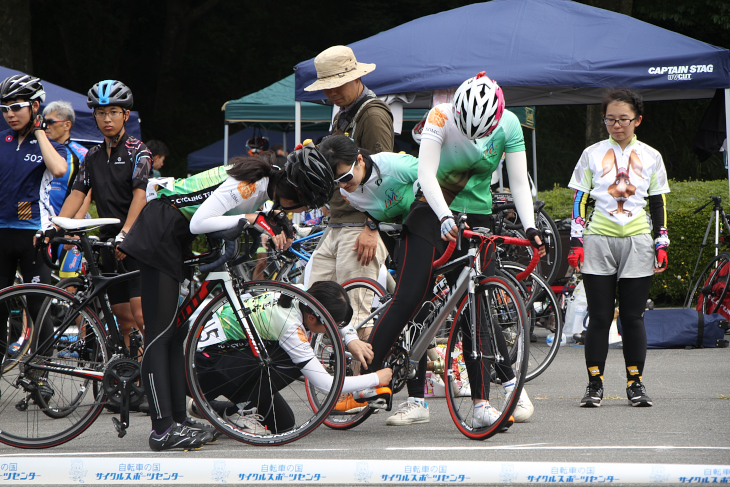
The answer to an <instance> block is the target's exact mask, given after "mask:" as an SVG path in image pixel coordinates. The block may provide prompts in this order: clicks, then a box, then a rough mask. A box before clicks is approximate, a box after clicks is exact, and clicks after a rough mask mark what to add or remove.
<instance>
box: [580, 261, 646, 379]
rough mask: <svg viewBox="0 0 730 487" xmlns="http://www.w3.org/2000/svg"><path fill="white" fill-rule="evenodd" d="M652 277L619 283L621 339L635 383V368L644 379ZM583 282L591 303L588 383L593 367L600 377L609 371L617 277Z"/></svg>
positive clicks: (588, 276)
mask: <svg viewBox="0 0 730 487" xmlns="http://www.w3.org/2000/svg"><path fill="white" fill-rule="evenodd" d="M652 278H653V276H648V277H639V278H634V279H626V278H623V279H620V280H618V304H619V316H620V318H621V338H622V340H623V351H624V362H625V363H626V368H627V371H626V377H627V378H628V379H629V380H634V379H635V378H632V377H631V375H633V374H630V372H629V369H630V368H632V367H636V368H637V369H638V375H639V376H641V374H642V373H643V370H644V362H645V361H646V330H645V329H644V310H645V309H646V300H647V299H648V298H649V290H650V288H651V281H652ZM583 282H584V286H585V290H586V298H587V300H588V316H589V317H590V321H589V322H588V329H587V330H586V338H585V358H586V367H587V368H588V370H589V372H588V377H589V379H593V380H596V379H597V378H598V377H597V376H592V374H591V372H590V369H591V367H597V368H598V371H599V372H600V377H603V373H604V370H605V367H606V356H607V355H608V333H609V330H610V328H611V322H612V321H613V314H614V306H615V305H614V298H615V295H616V285H617V283H616V275H615V274H614V275H612V276H596V275H592V274H583Z"/></svg>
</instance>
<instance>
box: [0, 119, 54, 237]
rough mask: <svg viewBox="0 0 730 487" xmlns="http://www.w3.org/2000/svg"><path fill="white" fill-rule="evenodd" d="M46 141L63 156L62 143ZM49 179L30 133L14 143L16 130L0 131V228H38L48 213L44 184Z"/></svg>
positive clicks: (47, 186) (38, 147)
mask: <svg viewBox="0 0 730 487" xmlns="http://www.w3.org/2000/svg"><path fill="white" fill-rule="evenodd" d="M50 142H51V145H52V146H53V148H54V149H56V152H58V154H59V155H60V156H61V157H63V158H64V159H65V158H66V147H65V146H64V145H63V144H59V143H57V142H54V141H50ZM52 179H53V176H51V173H50V172H49V171H48V170H47V168H46V165H45V162H44V161H43V154H42V153H41V148H40V146H39V145H38V140H37V139H36V138H35V135H34V134H28V136H27V137H26V138H25V139H24V140H23V142H22V143H21V144H18V133H17V132H16V131H14V130H12V129H8V130H5V131H3V132H0V190H1V191H2V198H0V228H17V229H24V230H38V229H40V228H42V226H43V224H44V222H47V221H48V219H49V217H50V215H48V208H49V207H50V202H49V201H48V192H49V191H48V188H49V187H50V184H51V180H52Z"/></svg>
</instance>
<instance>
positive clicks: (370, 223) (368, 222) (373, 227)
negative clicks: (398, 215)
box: [365, 220, 378, 230]
mask: <svg viewBox="0 0 730 487" xmlns="http://www.w3.org/2000/svg"><path fill="white" fill-rule="evenodd" d="M365 225H367V227H368V228H369V229H370V230H377V229H378V224H377V223H375V222H374V221H372V220H366V221H365Z"/></svg>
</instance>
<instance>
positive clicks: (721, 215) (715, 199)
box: [689, 196, 730, 292]
mask: <svg viewBox="0 0 730 487" xmlns="http://www.w3.org/2000/svg"><path fill="white" fill-rule="evenodd" d="M721 201H722V198H721V197H719V196H710V201H708V202H707V203H705V204H704V205H702V206H700V207H699V208H697V209H696V210H695V211H694V212H693V214H694V215H696V214H697V213H699V212H701V211H702V210H704V209H705V208H707V206H709V205H710V204H712V203H714V205H715V206H714V207H713V209H712V213H710V221H708V222H707V228H706V229H705V237H704V238H703V239H702V244H701V245H700V253H699V254H698V255H697V262H695V267H694V269H692V277H691V278H690V280H689V282H690V285H691V284H692V283H693V282H694V278H695V273H696V272H697V266H699V264H700V259H701V258H702V251H703V250H704V248H705V246H706V245H707V236H708V235H709V234H710V228H711V227H712V222H715V257H717V254H718V252H719V249H720V220H722V223H723V225H724V226H725V231H726V232H727V234H728V235H730V224H728V221H727V217H725V211H724V210H723V209H722V204H721ZM690 292H691V290H690Z"/></svg>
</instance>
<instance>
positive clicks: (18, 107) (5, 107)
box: [0, 101, 31, 113]
mask: <svg viewBox="0 0 730 487" xmlns="http://www.w3.org/2000/svg"><path fill="white" fill-rule="evenodd" d="M30 105H31V103H30V102H29V101H23V102H20V103H13V104H12V105H0V110H2V112H3V113H8V112H10V111H13V112H19V111H20V110H21V109H22V108H25V107H29V106H30Z"/></svg>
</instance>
